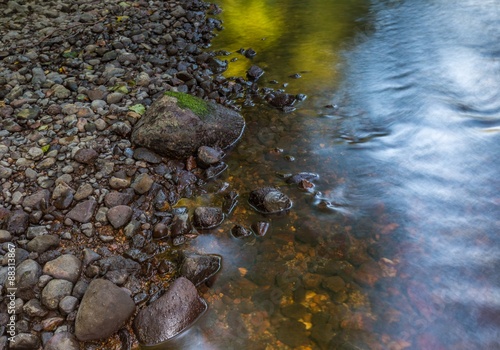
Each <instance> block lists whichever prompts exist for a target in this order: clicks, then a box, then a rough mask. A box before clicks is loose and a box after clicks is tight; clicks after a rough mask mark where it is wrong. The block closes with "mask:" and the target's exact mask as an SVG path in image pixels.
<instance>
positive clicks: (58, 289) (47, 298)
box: [42, 279, 73, 310]
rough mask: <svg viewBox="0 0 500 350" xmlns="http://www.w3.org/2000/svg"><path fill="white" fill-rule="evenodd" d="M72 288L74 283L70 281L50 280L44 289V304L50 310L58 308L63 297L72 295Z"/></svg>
mask: <svg viewBox="0 0 500 350" xmlns="http://www.w3.org/2000/svg"><path fill="white" fill-rule="evenodd" d="M72 289H73V283H71V282H70V281H66V280H60V279H54V280H50V281H49V283H47V285H46V286H45V287H44V288H43V290H42V304H43V305H44V306H45V307H47V308H48V309H50V310H56V309H57V307H58V306H59V302H60V301H61V299H62V298H64V297H65V296H68V295H71V290H72Z"/></svg>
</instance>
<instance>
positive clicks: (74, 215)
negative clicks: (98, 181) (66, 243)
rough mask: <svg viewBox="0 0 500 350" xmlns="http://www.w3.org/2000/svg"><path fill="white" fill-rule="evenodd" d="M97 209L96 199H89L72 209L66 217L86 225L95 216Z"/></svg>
mask: <svg viewBox="0 0 500 350" xmlns="http://www.w3.org/2000/svg"><path fill="white" fill-rule="evenodd" d="M96 207H97V202H96V201H95V200H94V199H89V200H86V201H84V202H81V203H78V204H77V205H75V207H74V208H73V209H71V211H70V212H69V213H68V214H66V217H67V218H70V219H71V220H74V221H78V222H80V223H82V224H85V223H87V222H89V221H90V219H91V218H92V216H93V215H94V211H95V209H96Z"/></svg>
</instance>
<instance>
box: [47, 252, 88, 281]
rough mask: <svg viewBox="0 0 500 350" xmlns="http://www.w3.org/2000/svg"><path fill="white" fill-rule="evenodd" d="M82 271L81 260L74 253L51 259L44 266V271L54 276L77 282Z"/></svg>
mask: <svg viewBox="0 0 500 350" xmlns="http://www.w3.org/2000/svg"><path fill="white" fill-rule="evenodd" d="M81 271H82V263H81V261H80V260H79V259H78V258H77V257H76V256H74V255H72V254H64V255H61V256H60V257H58V258H56V259H54V260H52V261H49V262H48V263H46V264H45V266H44V267H43V273H44V274H46V275H49V276H52V277H54V278H59V279H64V280H67V281H70V282H73V283H76V281H77V280H78V277H80V272H81Z"/></svg>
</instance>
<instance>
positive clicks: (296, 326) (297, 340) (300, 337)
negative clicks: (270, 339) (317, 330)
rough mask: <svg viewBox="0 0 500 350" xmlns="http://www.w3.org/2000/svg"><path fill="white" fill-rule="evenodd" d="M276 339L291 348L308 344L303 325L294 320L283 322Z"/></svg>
mask: <svg viewBox="0 0 500 350" xmlns="http://www.w3.org/2000/svg"><path fill="white" fill-rule="evenodd" d="M276 337H277V338H278V339H279V340H280V341H281V342H283V343H285V344H286V345H288V346H290V347H292V348H297V347H299V346H301V345H305V344H308V342H309V339H308V336H307V331H306V327H305V325H304V324H303V323H302V322H299V321H296V320H287V321H283V322H282V323H281V324H280V326H279V328H278V332H277V334H276Z"/></svg>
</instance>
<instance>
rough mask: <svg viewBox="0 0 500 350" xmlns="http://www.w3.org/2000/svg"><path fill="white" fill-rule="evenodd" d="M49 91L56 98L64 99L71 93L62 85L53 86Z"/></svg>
mask: <svg viewBox="0 0 500 350" xmlns="http://www.w3.org/2000/svg"><path fill="white" fill-rule="evenodd" d="M51 89H52V92H53V93H54V96H55V97H56V98H59V99H65V98H68V97H70V96H71V91H69V90H68V89H66V88H65V87H64V86H62V85H59V84H55V85H54V86H52V88H51Z"/></svg>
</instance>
